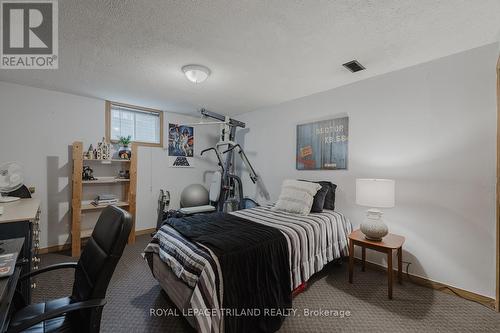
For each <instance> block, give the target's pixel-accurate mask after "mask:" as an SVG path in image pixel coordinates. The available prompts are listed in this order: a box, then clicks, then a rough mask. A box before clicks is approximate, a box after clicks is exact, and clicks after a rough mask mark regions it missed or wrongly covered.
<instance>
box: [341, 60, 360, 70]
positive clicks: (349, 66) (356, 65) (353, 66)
mask: <svg viewBox="0 0 500 333" xmlns="http://www.w3.org/2000/svg"><path fill="white" fill-rule="evenodd" d="M342 66H344V67H345V68H347V69H348V70H350V71H351V72H353V73H355V72H359V71H362V70H363V69H365V67H363V65H361V64H360V63H359V62H358V61H357V60H352V61H349V62H346V63H345V64H342Z"/></svg>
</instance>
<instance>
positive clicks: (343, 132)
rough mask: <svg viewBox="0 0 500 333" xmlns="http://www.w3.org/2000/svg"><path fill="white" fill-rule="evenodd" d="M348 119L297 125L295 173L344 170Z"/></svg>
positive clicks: (347, 141)
mask: <svg viewBox="0 0 500 333" xmlns="http://www.w3.org/2000/svg"><path fill="white" fill-rule="evenodd" d="M348 143H349V117H347V116H344V117H340V118H333V119H329V120H321V121H316V122H312V123H306V124H300V125H297V152H296V167H297V170H345V169H347V156H348V155H347V153H348V149H347V148H348Z"/></svg>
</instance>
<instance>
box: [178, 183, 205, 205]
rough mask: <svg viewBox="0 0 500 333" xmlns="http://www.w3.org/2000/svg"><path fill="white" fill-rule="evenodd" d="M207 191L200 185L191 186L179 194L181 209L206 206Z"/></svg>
mask: <svg viewBox="0 0 500 333" xmlns="http://www.w3.org/2000/svg"><path fill="white" fill-rule="evenodd" d="M208 200H209V199H208V191H207V189H206V188H205V187H204V186H203V185H201V184H191V185H189V186H187V187H186V188H185V189H184V190H182V193H181V207H196V206H203V205H208V203H209V202H208Z"/></svg>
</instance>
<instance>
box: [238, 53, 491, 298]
mask: <svg viewBox="0 0 500 333" xmlns="http://www.w3.org/2000/svg"><path fill="white" fill-rule="evenodd" d="M497 57H498V46H497V45H496V44H494V45H489V46H485V47H481V48H477V49H474V50H470V51H468V52H464V53H460V54H457V55H453V56H449V57H446V58H442V59H438V60H435V61H432V62H429V63H425V64H421V65H417V66H414V67H411V68H407V69H404V70H400V71H397V72H393V73H389V74H385V75H381V76H378V77H375V78H372V79H369V80H365V81H361V82H357V83H354V84H351V85H348V86H344V87H340V88H337V89H334V90H330V91H327V92H323V93H320V94H315V95H312V96H308V97H304V98H300V99H297V100H294V101H290V102H287V103H284V104H281V105H277V106H274V107H270V108H266V109H262V110H258V111H256V112H252V113H246V114H244V115H241V116H239V117H238V119H240V120H242V121H245V122H246V123H247V125H248V127H249V130H248V131H246V134H245V135H244V136H242V137H241V141H244V146H245V150H246V152H247V154H248V155H249V158H250V159H251V160H252V161H253V162H254V166H255V168H256V170H257V171H258V172H259V173H260V174H261V176H262V178H263V182H264V183H265V185H266V187H267V190H268V191H269V193H270V195H271V200H276V199H277V196H278V195H279V191H280V185H281V182H282V181H283V179H285V178H307V179H316V180H320V179H326V180H331V181H333V182H334V183H336V184H338V186H339V187H338V192H337V203H336V206H337V209H338V210H339V211H340V212H343V213H345V214H346V215H347V216H348V217H349V218H350V219H351V221H352V222H353V224H354V225H355V226H357V225H359V223H360V221H361V220H362V219H363V216H364V208H361V207H357V206H356V205H355V179H356V178H358V177H373V178H393V179H395V180H396V191H397V197H396V207H395V208H393V209H387V210H386V215H385V217H386V220H387V221H388V225H389V228H390V231H392V232H394V233H398V234H402V235H404V236H405V237H406V243H405V246H404V250H405V252H404V260H405V261H410V262H412V265H411V266H410V273H413V274H417V275H420V276H424V277H428V278H430V279H432V280H435V281H440V282H444V283H447V284H450V285H453V286H457V287H460V288H463V289H467V290H470V291H473V292H476V293H479V294H483V295H486V296H490V297H494V294H495V182H496V175H495V167H496V146H495V142H496V141H495V140H496V97H495V89H496V77H495V65H496V61H497ZM353 75H355V74H353ZM342 114H347V115H349V131H350V139H349V140H350V141H349V161H348V165H349V169H348V170H346V171H297V170H296V169H295V146H296V143H295V142H296V141H295V140H296V139H295V138H296V133H295V131H296V125H297V124H298V123H303V122H308V121H314V120H318V119H324V118H330V117H335V116H336V115H342ZM243 179H245V180H248V178H247V177H243ZM245 190H246V195H249V196H251V197H252V196H253V197H256V198H257V199H258V200H259V201H263V198H262V195H260V194H258V193H257V191H256V189H255V186H251V183H249V182H248V181H247V184H246V188H245ZM369 252H370V251H369ZM369 260H372V261H377V262H381V263H385V261H383V260H382V259H381V257H380V256H373V255H370V256H369Z"/></svg>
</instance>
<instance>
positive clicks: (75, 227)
mask: <svg viewBox="0 0 500 333" xmlns="http://www.w3.org/2000/svg"><path fill="white" fill-rule="evenodd" d="M131 149H132V158H131V159H130V160H121V159H111V160H97V159H93V160H90V159H84V158H83V142H81V141H75V142H73V148H72V155H73V156H72V160H73V175H72V184H73V186H72V192H73V194H72V200H71V255H72V256H73V257H79V256H80V251H81V244H82V242H81V240H82V238H88V237H90V235H92V229H82V228H81V219H82V212H86V211H99V210H100V209H103V208H105V207H107V206H95V205H93V204H91V203H90V202H88V201H87V202H82V200H83V186H93V185H120V186H121V187H122V198H121V199H120V201H118V202H117V203H115V204H114V205H115V206H117V207H121V208H123V209H126V210H127V211H128V212H129V213H130V214H131V215H132V230H131V232H130V235H129V238H128V242H129V244H133V243H135V211H136V208H135V206H136V193H135V192H136V188H137V146H136V145H135V144H132V147H131ZM84 163H85V164H90V163H100V164H101V165H104V166H106V165H116V164H117V163H126V164H125V165H126V166H127V167H128V170H129V174H130V179H121V178H111V177H105V178H103V179H99V178H97V179H96V180H82V173H83V165H84ZM92 188H94V187H92ZM95 191H96V192H95V196H97V195H98V194H99V186H96V187H95Z"/></svg>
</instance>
